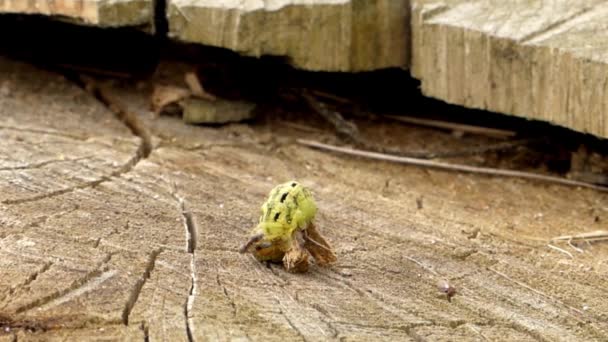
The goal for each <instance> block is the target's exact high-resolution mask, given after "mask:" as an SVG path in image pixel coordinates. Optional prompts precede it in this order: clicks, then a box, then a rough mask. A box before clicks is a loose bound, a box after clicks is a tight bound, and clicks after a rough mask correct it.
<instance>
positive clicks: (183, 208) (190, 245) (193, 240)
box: [171, 183, 198, 342]
mask: <svg viewBox="0 0 608 342" xmlns="http://www.w3.org/2000/svg"><path fill="white" fill-rule="evenodd" d="M171 195H172V196H173V198H174V199H175V200H176V201H177V204H178V208H179V210H180V213H181V215H182V218H183V222H184V230H185V232H186V246H185V249H186V252H187V253H188V254H190V288H189V289H188V297H187V298H186V302H185V303H184V320H185V324H186V335H187V337H188V341H189V342H193V341H195V339H194V335H193V331H194V321H193V320H192V319H191V317H190V316H191V313H192V308H193V305H194V299H195V297H196V294H197V293H198V289H197V279H196V245H197V241H198V225H197V223H196V220H195V219H194V216H193V215H192V212H191V211H190V210H189V209H188V205H187V204H186V200H185V199H184V198H182V197H180V196H179V194H178V191H177V184H175V183H174V184H173V191H172V193H171Z"/></svg>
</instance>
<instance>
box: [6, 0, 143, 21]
mask: <svg viewBox="0 0 608 342" xmlns="http://www.w3.org/2000/svg"><path fill="white" fill-rule="evenodd" d="M0 13H17V14H38V15H47V16H57V17H59V18H63V19H64V20H65V19H68V20H71V21H76V22H78V23H82V24H86V25H95V26H101V27H118V26H138V25H150V24H151V23H152V20H153V0H114V1H105V0H28V1H19V0H18V1H13V0H2V1H0Z"/></svg>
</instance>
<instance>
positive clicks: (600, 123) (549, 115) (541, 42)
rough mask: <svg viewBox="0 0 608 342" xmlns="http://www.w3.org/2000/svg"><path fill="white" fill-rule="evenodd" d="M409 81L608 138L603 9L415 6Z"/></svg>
mask: <svg viewBox="0 0 608 342" xmlns="http://www.w3.org/2000/svg"><path fill="white" fill-rule="evenodd" d="M412 8H413V14H412V42H413V43H412V50H413V57H412V66H411V69H412V74H413V75H414V76H415V77H416V78H418V79H420V80H421V82H422V91H423V93H424V94H425V95H427V96H432V97H435V98H438V99H441V100H444V101H447V102H450V103H454V104H459V105H463V106H466V107H470V108H480V109H487V110H491V111H495V112H500V113H505V114H512V115H517V116H521V117H525V118H528V119H538V120H543V121H548V122H551V123H554V124H557V125H561V126H564V127H568V128H571V129H574V130H577V131H580V132H588V133H592V134H594V135H597V136H601V137H608V102H607V101H606V100H605V99H606V98H607V97H608V83H607V82H606V79H608V53H607V52H606V48H605V42H606V41H608V33H607V32H608V30H607V28H608V26H607V25H608V24H607V23H608V2H607V1H605V0H584V1H576V2H572V1H568V0H555V1H541V0H518V1H503V2H500V1H491V0H472V1H463V0H453V1H436V0H414V1H413V3H412Z"/></svg>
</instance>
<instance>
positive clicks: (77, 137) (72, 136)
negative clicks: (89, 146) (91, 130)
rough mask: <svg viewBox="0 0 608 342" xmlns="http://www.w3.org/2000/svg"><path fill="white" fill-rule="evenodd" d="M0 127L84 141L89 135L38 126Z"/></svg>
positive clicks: (0, 127) (1, 126) (0, 126)
mask: <svg viewBox="0 0 608 342" xmlns="http://www.w3.org/2000/svg"><path fill="white" fill-rule="evenodd" d="M0 129H5V130H11V131H17V132H25V133H35V134H46V135H53V136H57V137H62V138H68V139H72V140H79V141H85V140H87V139H89V137H87V136H81V135H76V134H69V133H65V132H61V131H54V130H44V129H38V128H23V127H15V126H9V125H0Z"/></svg>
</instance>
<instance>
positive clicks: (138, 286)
mask: <svg viewBox="0 0 608 342" xmlns="http://www.w3.org/2000/svg"><path fill="white" fill-rule="evenodd" d="M161 252H162V249H156V250H154V251H152V252H151V253H150V256H149V258H148V263H147V264H146V268H145V270H144V273H143V274H142V276H141V278H140V279H138V280H137V282H136V283H135V286H134V287H133V290H132V291H131V295H130V296H129V299H128V300H127V304H126V305H125V308H124V310H123V312H122V322H123V324H124V325H129V316H130V315H131V311H132V310H133V307H134V306H135V303H137V300H138V299H139V295H140V293H141V290H142V289H143V287H144V285H145V284H146V281H147V280H148V279H150V274H151V273H152V271H153V270H154V267H155V266H156V259H157V258H158V256H159V255H160V253H161Z"/></svg>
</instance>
